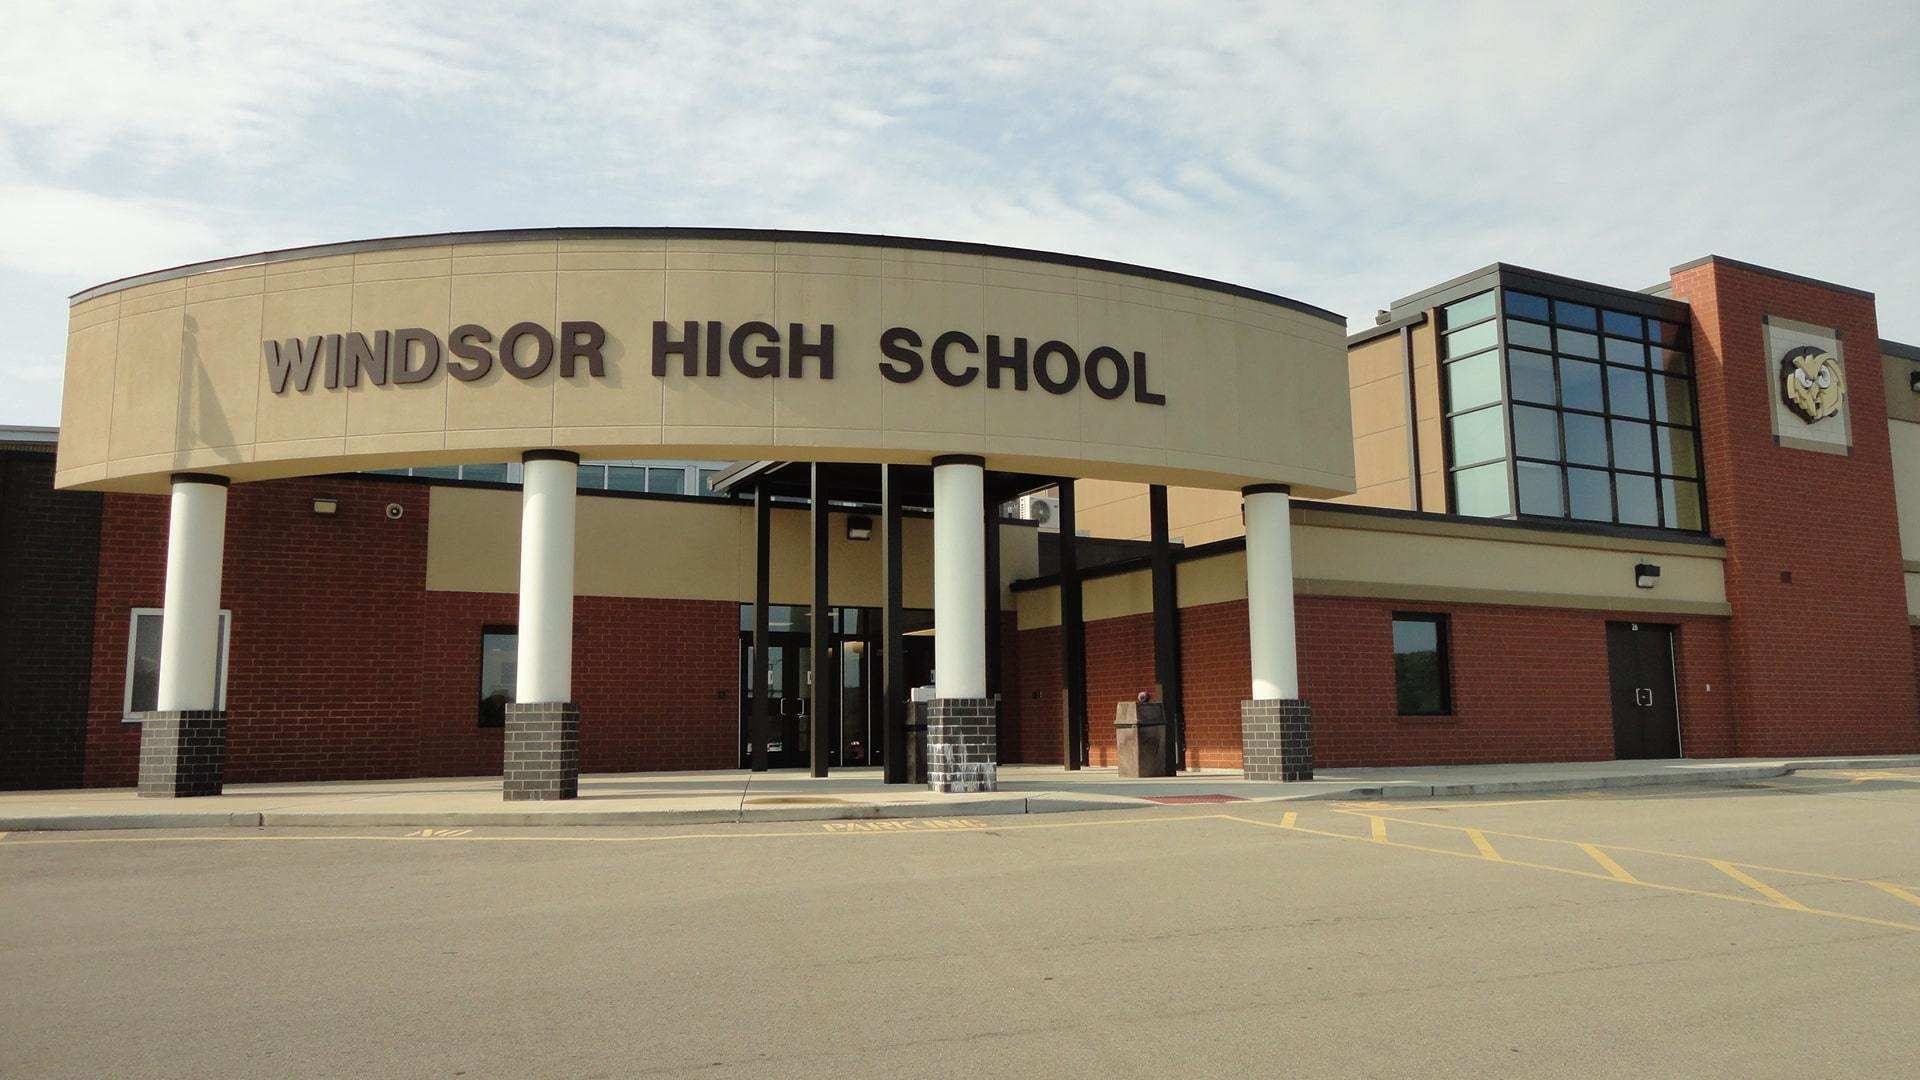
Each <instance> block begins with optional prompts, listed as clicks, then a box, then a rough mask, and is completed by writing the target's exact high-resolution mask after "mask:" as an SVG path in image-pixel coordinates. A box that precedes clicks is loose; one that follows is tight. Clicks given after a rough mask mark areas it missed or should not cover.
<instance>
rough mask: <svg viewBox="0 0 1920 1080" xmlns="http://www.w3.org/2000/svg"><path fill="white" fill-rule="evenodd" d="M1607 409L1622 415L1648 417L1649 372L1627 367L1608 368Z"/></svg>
mask: <svg viewBox="0 0 1920 1080" xmlns="http://www.w3.org/2000/svg"><path fill="white" fill-rule="evenodd" d="M1607 411H1608V412H1611V413H1617V414H1619V415H1621V416H1637V417H1640V418H1641V419H1645V418H1646V417H1647V373H1646V372H1644V371H1632V370H1628V369H1626V368H1617V367H1610V368H1608V369H1607Z"/></svg>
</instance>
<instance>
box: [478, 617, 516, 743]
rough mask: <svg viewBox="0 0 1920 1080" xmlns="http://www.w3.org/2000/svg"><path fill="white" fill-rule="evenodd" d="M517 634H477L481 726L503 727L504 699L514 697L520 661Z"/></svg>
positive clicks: (505, 714) (505, 709)
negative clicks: (515, 679) (516, 673)
mask: <svg viewBox="0 0 1920 1080" xmlns="http://www.w3.org/2000/svg"><path fill="white" fill-rule="evenodd" d="M519 642H520V638H519V635H518V634H515V633H514V632H512V631H506V632H502V633H489V634H482V635H481V636H480V726H481V727H502V726H504V725H505V724H506V722H507V703H508V702H511V701H512V700H513V690H514V678H515V671H516V668H517V666H518V662H519V651H518V650H519Z"/></svg>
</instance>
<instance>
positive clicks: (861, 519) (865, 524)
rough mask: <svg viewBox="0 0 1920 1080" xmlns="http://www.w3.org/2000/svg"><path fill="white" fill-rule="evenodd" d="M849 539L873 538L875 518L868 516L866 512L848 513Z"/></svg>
mask: <svg viewBox="0 0 1920 1080" xmlns="http://www.w3.org/2000/svg"><path fill="white" fill-rule="evenodd" d="M847 539H849V540H871V539H873V519H872V518H870V517H868V516H867V515H865V514H848V515H847Z"/></svg>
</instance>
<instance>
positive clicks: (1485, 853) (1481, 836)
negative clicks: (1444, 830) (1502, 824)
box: [1467, 829, 1506, 862]
mask: <svg viewBox="0 0 1920 1080" xmlns="http://www.w3.org/2000/svg"><path fill="white" fill-rule="evenodd" d="M1467 839H1469V840H1472V841H1473V846H1474V847H1477V848H1479V849H1480V855H1481V857H1482V858H1487V859H1492V860H1493V861H1494V862H1504V861H1506V860H1504V859H1502V858H1501V857H1500V853H1499V852H1498V851H1495V850H1493V845H1492V844H1490V843H1488V842H1487V834H1486V833H1483V832H1481V831H1480V830H1479V829H1468V830H1467Z"/></svg>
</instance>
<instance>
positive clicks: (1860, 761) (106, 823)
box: [0, 755, 1920, 832]
mask: <svg viewBox="0 0 1920 1080" xmlns="http://www.w3.org/2000/svg"><path fill="white" fill-rule="evenodd" d="M1915 767H1920V755H1908V756H1882V757H1861V758H1832V759H1811V758H1803V759H1797V760H1795V759H1785V760H1776V761H1769V762H1766V763H1764V764H1754V765H1720V766H1707V767H1703V768H1697V769H1692V768H1683V769H1669V770H1662V771H1660V772H1652V773H1640V774H1625V775H1620V776H1588V777H1568V778H1563V779H1544V780H1501V781H1487V782H1482V783H1476V784H1367V785H1359V784H1356V785H1353V786H1350V787H1344V788H1338V789H1334V790H1329V791H1316V792H1312V793H1308V794H1301V795H1274V796H1265V797H1261V798H1255V799H1249V800H1247V801H1248V802H1326V801H1337V800H1352V799H1380V800H1400V799H1432V798H1449V797H1454V798H1457V797H1461V796H1474V795H1517V794H1535V795H1539V794H1552V793H1555V792H1568V791H1596V790H1602V789H1607V788H1648V787H1682V786H1689V785H1696V786H1697V785H1702V784H1730V783H1739V782H1741V781H1747V780H1768V779H1773V778H1775V777H1780V776H1788V775H1791V774H1792V773H1795V772H1798V771H1800V770H1801V769H1860V768H1915ZM1162 805H1164V804H1160V803H1154V802H1149V801H1146V800H1144V799H1139V798H1135V797H1133V796H1127V795H1075V794H1071V793H1067V792H1042V793H1039V794H1034V795H1013V796H1004V795H980V796H971V797H963V798H962V799H961V800H960V801H954V802H906V803H795V804H787V805H779V804H775V805H760V806H744V807H741V808H739V809H735V810H606V811H599V812H595V811H591V810H588V811H579V810H572V811H570V810H465V811H462V810H454V811H439V812H425V813H410V812H406V811H392V810H387V811H351V810H263V811H247V812H234V811H225V810H200V811H196V810H170V811H161V812H154V813H138V814H125V813H118V814H116V813H108V814H37V815H36V814H22V815H17V816H12V817H0V832H74V831H99V830H122V829H259V828H416V829H419V828H466V827H473V826H495V827H512V828H547V827H558V826H567V827H575V826H580V827H591V826H608V825H625V826H635V825H729V824H750V823H755V822H761V823H769V822H782V821H863V820H874V819H879V818H952V817H997V816H1010V815H1018V814H1062V813H1079V812H1085V811H1092V810H1147V809H1154V808H1157V807H1160V806H1162Z"/></svg>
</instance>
